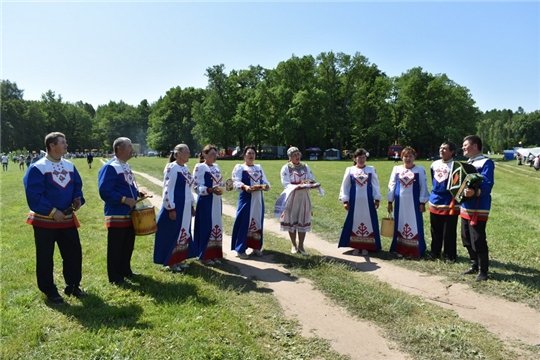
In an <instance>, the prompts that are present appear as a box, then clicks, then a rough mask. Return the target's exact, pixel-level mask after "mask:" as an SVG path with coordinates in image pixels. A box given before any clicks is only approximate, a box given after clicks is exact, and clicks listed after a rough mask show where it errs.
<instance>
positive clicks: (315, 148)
mask: <svg viewBox="0 0 540 360" xmlns="http://www.w3.org/2000/svg"><path fill="white" fill-rule="evenodd" d="M306 151H321V148H319V147H310V148H309V149H306Z"/></svg>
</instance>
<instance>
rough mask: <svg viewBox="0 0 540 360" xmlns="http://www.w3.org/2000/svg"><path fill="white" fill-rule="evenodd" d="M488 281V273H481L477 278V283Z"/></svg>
mask: <svg viewBox="0 0 540 360" xmlns="http://www.w3.org/2000/svg"><path fill="white" fill-rule="evenodd" d="M487 279H488V274H487V272H481V271H480V272H479V273H478V276H477V277H476V281H486V280H487Z"/></svg>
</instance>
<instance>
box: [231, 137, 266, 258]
mask: <svg viewBox="0 0 540 360" xmlns="http://www.w3.org/2000/svg"><path fill="white" fill-rule="evenodd" d="M256 155H257V153H256V149H255V146H253V145H248V146H246V147H245V148H244V163H243V164H238V165H236V166H235V167H234V169H233V172H232V180H233V187H234V189H235V190H236V191H238V209H237V210H236V218H235V219H234V225H233V231H232V238H231V250H235V251H236V252H237V254H238V257H239V258H241V259H247V258H248V255H247V254H246V249H247V248H251V249H253V252H252V254H255V255H256V256H262V255H263V254H262V246H263V239H264V236H263V224H264V198H263V194H262V190H264V191H268V190H270V183H269V182H268V180H267V179H266V176H265V175H264V171H263V169H262V167H261V165H259V164H255V157H256Z"/></svg>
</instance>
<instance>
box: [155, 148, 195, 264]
mask: <svg viewBox="0 0 540 360" xmlns="http://www.w3.org/2000/svg"><path fill="white" fill-rule="evenodd" d="M189 155H190V152H189V147H188V146H187V145H185V144H179V145H176V147H175V148H174V150H173V152H172V154H171V156H170V157H169V163H168V164H167V165H166V166H165V170H163V205H162V206H161V211H160V212H159V215H158V219H157V228H158V230H157V232H156V237H155V241H154V263H155V264H162V265H163V266H167V267H168V268H169V269H170V270H171V271H173V272H180V271H182V268H187V267H189V265H187V264H186V263H184V262H183V261H184V260H186V259H188V258H190V257H194V255H191V256H190V254H188V250H189V247H190V245H191V247H193V245H192V244H191V243H192V237H191V217H192V216H194V215H195V208H194V207H193V203H194V201H193V195H192V193H191V188H192V186H193V177H192V176H191V173H190V171H189V168H188V167H187V166H186V163H187V162H188V161H189ZM192 253H193V254H195V252H192Z"/></svg>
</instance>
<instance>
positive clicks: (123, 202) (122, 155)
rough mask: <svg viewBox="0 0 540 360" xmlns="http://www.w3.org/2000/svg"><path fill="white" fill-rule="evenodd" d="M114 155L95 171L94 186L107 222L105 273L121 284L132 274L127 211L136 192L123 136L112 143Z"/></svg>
mask: <svg viewBox="0 0 540 360" xmlns="http://www.w3.org/2000/svg"><path fill="white" fill-rule="evenodd" d="M113 149H114V154H115V157H114V158H112V159H111V160H109V161H108V162H107V163H105V164H104V165H103V167H102V168H101V169H100V170H99V173H98V188H99V195H100V196H101V199H102V200H103V201H104V202H105V206H104V212H105V221H106V224H107V274H108V276H109V282H110V283H111V284H115V285H124V284H125V283H126V282H125V278H126V277H127V278H131V277H133V276H134V275H135V274H134V273H133V271H132V270H131V255H132V254H133V249H134V247H135V229H134V228H133V222H132V220H131V210H132V209H133V208H134V207H135V205H136V204H137V196H139V194H140V193H139V191H138V189H137V184H136V183H135V176H134V175H133V172H132V171H131V168H130V166H129V164H128V163H127V161H128V160H129V159H131V157H132V153H133V145H132V143H131V140H130V139H128V138H126V137H121V138H118V139H116V140H115V141H114V143H113Z"/></svg>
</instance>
